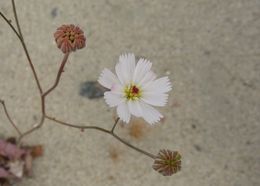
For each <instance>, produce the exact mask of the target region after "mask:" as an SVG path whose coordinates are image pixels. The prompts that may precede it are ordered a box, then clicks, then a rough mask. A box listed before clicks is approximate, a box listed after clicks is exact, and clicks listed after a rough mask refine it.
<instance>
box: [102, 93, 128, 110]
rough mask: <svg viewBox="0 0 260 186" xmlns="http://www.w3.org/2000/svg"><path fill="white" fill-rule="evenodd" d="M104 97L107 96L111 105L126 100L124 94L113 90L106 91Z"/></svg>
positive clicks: (107, 100)
mask: <svg viewBox="0 0 260 186" xmlns="http://www.w3.org/2000/svg"><path fill="white" fill-rule="evenodd" d="M104 98H105V101H106V103H107V104H108V105H109V106H110V107H115V106H117V105H119V104H121V103H122V102H123V101H124V98H123V97H122V95H120V94H117V93H113V92H111V91H107V92H105V94H104Z"/></svg>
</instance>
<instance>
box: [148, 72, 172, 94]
mask: <svg viewBox="0 0 260 186" xmlns="http://www.w3.org/2000/svg"><path fill="white" fill-rule="evenodd" d="M171 89H172V86H171V83H170V80H169V78H168V77H167V76H166V77H162V78H159V79H157V80H155V81H152V82H150V83H147V84H145V85H144V86H143V91H144V92H152V93H166V92H169V91H170V90H171Z"/></svg>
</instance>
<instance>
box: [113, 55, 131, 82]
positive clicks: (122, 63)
mask: <svg viewBox="0 0 260 186" xmlns="http://www.w3.org/2000/svg"><path fill="white" fill-rule="evenodd" d="M115 69H116V74H117V76H118V79H119V80H120V82H121V83H122V84H123V85H127V84H130V83H131V81H132V78H133V74H134V70H135V56H134V54H123V55H121V56H120V57H119V62H118V63H117V64H116V68H115Z"/></svg>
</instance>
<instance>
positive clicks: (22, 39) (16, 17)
mask: <svg viewBox="0 0 260 186" xmlns="http://www.w3.org/2000/svg"><path fill="white" fill-rule="evenodd" d="M12 7H13V12H14V17H15V22H16V25H17V28H18V32H19V36H20V37H19V39H20V41H21V44H22V46H23V49H24V52H25V55H26V57H27V60H28V62H29V65H30V67H31V69H32V72H33V76H34V79H35V81H36V84H37V87H38V89H39V92H40V94H42V88H41V84H40V81H39V78H38V76H37V73H36V71H35V68H34V65H33V63H32V60H31V57H30V55H29V52H28V50H27V46H26V44H25V42H24V38H23V34H22V31H21V27H20V24H19V19H18V16H17V12H16V6H15V1H14V0H12ZM10 24H11V23H9V25H10Z"/></svg>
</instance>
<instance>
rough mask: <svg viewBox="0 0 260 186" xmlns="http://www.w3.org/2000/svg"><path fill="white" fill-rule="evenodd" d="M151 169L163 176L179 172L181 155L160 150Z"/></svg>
mask: <svg viewBox="0 0 260 186" xmlns="http://www.w3.org/2000/svg"><path fill="white" fill-rule="evenodd" d="M153 169H154V170H156V171H158V172H159V173H161V174H162V175H164V176H171V175H172V174H175V173H177V172H178V171H180V170H181V155H180V154H179V152H177V151H170V150H160V151H159V153H158V155H157V156H156V158H155V160H154V164H153Z"/></svg>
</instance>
